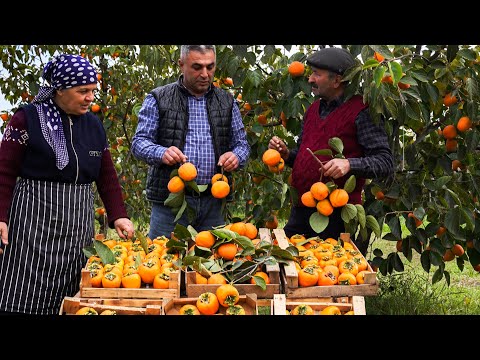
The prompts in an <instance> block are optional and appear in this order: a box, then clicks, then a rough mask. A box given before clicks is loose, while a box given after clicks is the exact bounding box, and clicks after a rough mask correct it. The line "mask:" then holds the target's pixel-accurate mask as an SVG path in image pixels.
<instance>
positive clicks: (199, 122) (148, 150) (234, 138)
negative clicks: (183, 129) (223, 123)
mask: <svg viewBox="0 0 480 360" xmlns="http://www.w3.org/2000/svg"><path fill="white" fill-rule="evenodd" d="M188 108H189V111H188V113H189V121H188V129H187V137H186V142H185V148H184V149H183V153H184V154H185V156H186V157H187V159H188V161H189V162H191V163H193V164H194V165H195V167H196V168H197V178H196V179H195V181H196V182H197V184H199V185H200V184H209V183H210V181H211V179H212V176H213V175H214V174H215V172H216V169H215V166H216V163H215V151H214V148H213V139H212V135H211V132H210V124H209V122H208V116H207V102H206V98H205V96H201V97H195V96H193V95H189V97H188ZM159 123H160V122H159V112H158V107H157V103H156V101H155V98H154V97H153V95H151V94H148V95H147V96H146V97H145V100H144V102H143V104H142V108H141V109H140V112H139V114H138V125H137V130H136V132H135V136H134V137H133V144H132V152H133V154H134V155H135V156H136V157H137V158H139V159H142V160H143V161H145V162H146V163H147V164H150V165H160V164H161V163H162V157H163V154H164V153H165V151H166V150H167V148H166V147H164V146H161V145H158V144H156V143H155V139H156V136H157V131H158V125H159ZM230 149H231V151H232V152H233V153H234V154H235V155H236V156H237V158H238V160H239V163H240V165H239V167H243V166H245V164H246V162H247V159H248V156H249V154H250V146H249V144H248V142H247V137H246V133H245V128H244V126H243V121H242V116H241V114H240V109H239V108H238V104H237V102H235V104H234V106H233V107H232V128H231V136H230ZM220 155H222V154H220Z"/></svg>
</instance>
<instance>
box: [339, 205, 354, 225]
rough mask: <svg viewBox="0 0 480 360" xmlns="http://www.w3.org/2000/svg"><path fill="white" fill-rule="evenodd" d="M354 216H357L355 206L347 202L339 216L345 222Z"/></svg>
mask: <svg viewBox="0 0 480 360" xmlns="http://www.w3.org/2000/svg"><path fill="white" fill-rule="evenodd" d="M355 216H357V208H356V207H355V205H353V204H347V205H345V206H344V207H343V208H342V212H341V217H342V220H343V221H344V222H345V223H349V222H350V220H352V219H354V218H355Z"/></svg>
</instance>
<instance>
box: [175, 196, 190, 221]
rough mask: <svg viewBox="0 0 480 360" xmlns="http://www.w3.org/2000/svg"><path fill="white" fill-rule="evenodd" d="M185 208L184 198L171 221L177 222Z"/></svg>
mask: <svg viewBox="0 0 480 360" xmlns="http://www.w3.org/2000/svg"><path fill="white" fill-rule="evenodd" d="M186 208H187V201H186V200H184V201H183V204H182V206H181V207H180V209H179V210H178V212H177V216H175V219H173V222H177V221H178V220H179V219H180V218H181V217H182V215H183V212H184V211H185V209H186Z"/></svg>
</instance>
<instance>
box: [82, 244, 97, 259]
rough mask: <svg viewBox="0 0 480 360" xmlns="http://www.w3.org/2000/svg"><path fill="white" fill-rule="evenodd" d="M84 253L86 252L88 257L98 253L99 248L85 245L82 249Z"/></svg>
mask: <svg viewBox="0 0 480 360" xmlns="http://www.w3.org/2000/svg"><path fill="white" fill-rule="evenodd" d="M82 251H83V253H84V254H85V256H86V257H87V258H90V257H92V256H95V255H97V250H95V246H93V245H92V246H85V247H84V248H83V249H82Z"/></svg>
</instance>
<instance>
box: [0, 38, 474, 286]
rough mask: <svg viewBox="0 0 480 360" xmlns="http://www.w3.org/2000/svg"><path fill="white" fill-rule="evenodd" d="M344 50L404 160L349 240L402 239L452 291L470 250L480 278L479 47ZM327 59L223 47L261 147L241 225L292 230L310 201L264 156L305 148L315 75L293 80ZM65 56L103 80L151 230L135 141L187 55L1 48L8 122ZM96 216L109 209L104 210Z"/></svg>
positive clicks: (244, 196)
mask: <svg viewBox="0 0 480 360" xmlns="http://www.w3.org/2000/svg"><path fill="white" fill-rule="evenodd" d="M343 46H344V47H346V48H348V50H349V51H350V52H351V53H352V54H353V55H354V56H355V57H356V66H355V67H354V68H352V69H351V70H349V71H348V72H347V73H346V74H345V77H346V79H347V80H349V85H348V87H347V96H351V95H353V94H355V93H360V94H362V95H363V97H364V100H365V101H366V102H368V103H369V109H370V114H371V116H372V118H373V119H374V121H381V123H382V124H383V126H385V129H386V131H387V134H388V136H389V140H390V144H391V148H392V151H393V153H394V157H395V177H394V179H390V180H389V181H385V180H386V179H384V180H382V179H379V180H374V181H368V182H367V185H366V187H365V192H364V202H363V208H364V210H365V214H364V215H359V214H353V213H349V214H348V216H347V218H348V219H344V220H348V221H347V222H348V223H347V230H348V231H349V232H351V233H352V234H353V233H356V232H358V231H361V232H362V235H363V236H365V237H367V238H370V239H371V240H370V242H371V245H372V248H374V247H375V242H376V241H395V242H397V241H399V240H402V242H401V244H402V247H401V248H400V250H401V252H402V253H403V254H404V255H405V258H406V259H407V260H411V259H412V256H413V252H417V253H419V254H420V259H421V263H422V266H423V268H424V269H425V271H430V270H431V269H432V268H433V269H435V272H434V275H433V278H432V281H433V282H436V281H438V280H440V279H442V278H445V279H446V281H447V282H449V274H448V272H447V271H446V270H445V261H448V260H449V259H450V257H445V258H444V256H445V254H446V253H447V250H448V249H451V248H453V247H454V245H456V244H459V245H461V246H462V248H464V249H465V250H466V251H465V253H464V254H462V255H461V256H456V257H455V261H456V263H457V265H458V267H459V268H460V269H463V267H464V265H465V262H467V263H468V262H470V263H471V265H472V266H474V267H475V268H476V269H478V268H480V265H479V264H480V241H479V234H480V223H479V220H478V214H479V206H480V204H479V200H478V198H479V187H480V182H479V174H480V171H479V158H480V156H479V142H480V131H479V128H478V127H477V124H478V111H479V109H478V103H479V91H478V85H479V84H478V79H479V76H478V74H479V71H480V57H479V51H480V47H479V46H469V45H388V46H387V45H343ZM316 49H318V46H314V45H298V46H295V47H293V46H274V45H232V46H231V45H218V46H217V71H216V78H215V85H216V86H220V87H222V88H224V89H226V90H227V91H230V92H231V93H232V94H233V95H234V97H235V98H237V99H238V102H239V105H240V109H241V112H242V115H243V121H244V124H245V128H246V131H247V137H248V141H249V144H250V145H251V148H252V152H251V156H250V159H249V161H248V163H247V165H246V166H245V168H244V169H241V170H240V171H237V172H236V173H235V174H234V177H233V183H232V184H231V192H232V194H233V195H234V200H233V201H232V202H229V203H228V204H227V206H226V209H227V213H228V217H229V219H230V220H231V221H232V222H233V221H236V220H238V218H242V219H243V218H248V219H250V220H251V221H253V222H254V223H255V224H256V226H257V227H263V226H266V224H267V223H271V221H272V219H274V218H275V219H277V217H278V218H279V219H283V220H285V219H287V218H288V215H289V213H290V209H291V207H292V204H294V203H296V202H297V201H299V197H300V196H301V195H302V194H297V193H296V192H295V190H294V189H293V188H291V186H290V174H291V169H290V168H288V167H282V168H281V169H280V168H276V169H273V170H272V169H269V168H268V167H267V166H265V164H263V163H262V160H261V156H262V154H263V153H264V152H265V150H266V149H267V147H268V141H269V140H270V138H271V137H272V136H274V135H277V136H279V137H281V138H282V139H284V140H285V142H286V143H287V145H288V146H289V147H294V146H295V141H296V136H297V135H298V134H299V132H300V128H301V121H302V117H303V114H304V112H305V109H306V108H307V107H308V106H309V105H310V104H311V103H312V102H313V101H314V98H313V95H312V93H311V89H310V85H309V84H308V76H309V74H310V71H311V70H310V69H309V68H308V67H306V68H305V71H304V74H303V75H302V76H292V75H291V74H290V73H289V71H288V68H289V65H290V64H291V63H292V62H294V61H299V62H300V63H303V64H304V63H305V59H306V57H307V56H308V55H309V54H310V53H312V52H313V51H315V50H316ZM60 52H71V53H78V54H82V55H83V56H85V57H88V59H89V60H90V61H91V62H92V63H93V64H94V65H95V66H96V67H97V69H98V71H99V73H100V74H101V80H100V85H99V91H98V93H97V95H96V99H95V103H96V104H98V105H99V106H100V111H98V112H97V113H96V114H97V115H98V116H99V117H100V118H101V119H102V121H103V124H104V126H105V128H106V129H107V134H108V139H109V142H110V146H111V151H112V155H113V157H114V161H115V164H116V168H117V171H118V176H119V179H120V181H121V183H122V187H123V189H124V196H125V201H126V203H127V205H128V211H129V214H130V216H131V217H132V218H133V219H134V220H135V221H136V223H137V224H138V228H139V230H140V231H141V230H143V229H145V228H146V226H148V223H149V221H148V219H149V214H150V211H149V209H150V206H149V204H148V202H147V201H146V198H145V192H144V188H145V178H146V173H147V165H146V164H145V163H143V162H141V161H139V160H137V159H135V158H134V157H133V156H132V155H131V153H130V146H131V139H132V136H133V134H134V132H135V129H136V126H137V122H138V117H137V115H138V111H139V109H140V107H141V104H142V101H143V99H144V97H145V95H146V94H147V93H148V92H149V91H151V90H152V89H153V88H155V87H156V86H159V85H164V84H167V83H170V82H172V81H175V80H176V79H177V78H178V76H179V68H178V66H177V59H178V57H179V48H178V46H176V45H156V46H146V45H145V46H133V45H132V46H127V45H84V46H83V45H60V46H54V45H29V46H26V45H25V46H6V45H1V46H0V58H1V62H2V66H3V72H2V73H1V74H2V77H1V78H0V91H2V93H3V95H4V97H5V98H6V99H7V100H8V101H10V103H12V104H14V105H13V108H11V109H0V113H8V115H9V116H11V115H12V113H13V111H14V110H15V109H16V108H17V107H18V106H21V105H23V104H26V103H28V102H29V101H31V100H32V99H33V95H35V94H36V93H37V91H38V86H39V84H41V70H42V69H43V66H44V65H45V63H46V61H48V59H49V58H50V57H51V56H52V55H54V54H57V53H60ZM464 117H468V119H469V120H470V121H471V126H469V124H470V122H468V121H465V120H462V121H461V126H459V127H458V128H457V125H459V122H460V119H461V118H464ZM465 124H467V125H465ZM448 125H452V127H451V128H455V130H456V131H455V134H454V135H452V132H451V131H450V130H449V131H444V129H445V128H446V127H447V126H448ZM451 128H449V129H451ZM312 161H313V162H314V161H315V159H313V158H312ZM312 166H316V165H315V164H314V163H312ZM379 194H381V196H380V195H379ZM97 206H98V207H99V208H100V207H102V204H101V203H100V200H99V199H97ZM409 214H412V215H411V216H409ZM362 216H369V219H370V221H369V223H370V226H366V227H365V226H363V227H362V226H361V225H362V221H363V220H362V218H361V217H362ZM97 217H98V220H99V221H102V217H101V216H97ZM372 219H374V220H375V221H373V220H372ZM269 221H270V222H269ZM359 224H360V225H359ZM372 265H373V266H375V267H378V269H379V271H380V272H382V273H383V274H386V273H391V272H393V271H403V270H404V264H403V260H402V257H400V256H399V253H398V251H394V252H392V253H390V254H383V253H382V252H381V251H380V250H378V249H376V250H374V251H373V256H372Z"/></svg>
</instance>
